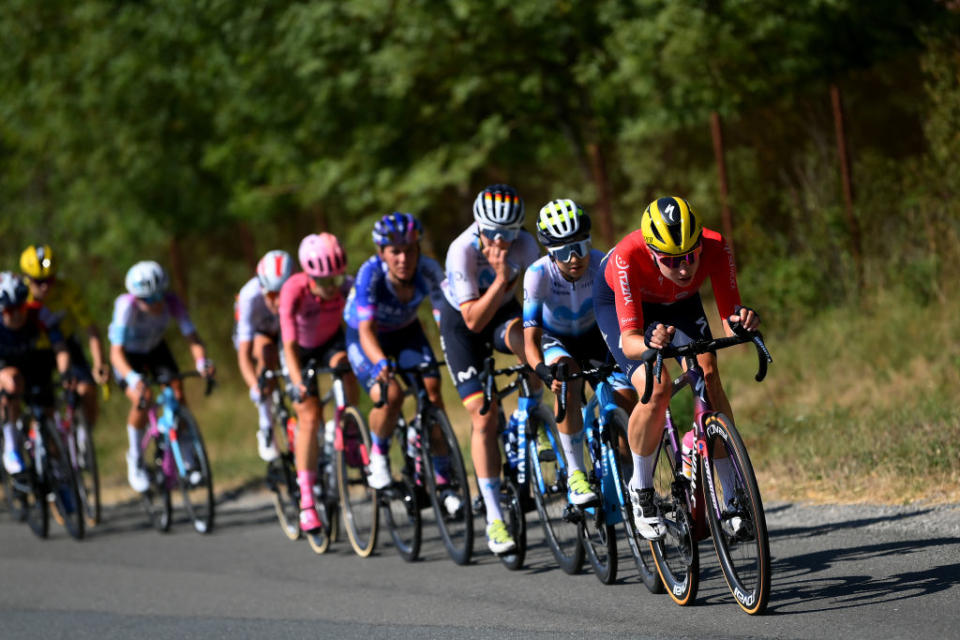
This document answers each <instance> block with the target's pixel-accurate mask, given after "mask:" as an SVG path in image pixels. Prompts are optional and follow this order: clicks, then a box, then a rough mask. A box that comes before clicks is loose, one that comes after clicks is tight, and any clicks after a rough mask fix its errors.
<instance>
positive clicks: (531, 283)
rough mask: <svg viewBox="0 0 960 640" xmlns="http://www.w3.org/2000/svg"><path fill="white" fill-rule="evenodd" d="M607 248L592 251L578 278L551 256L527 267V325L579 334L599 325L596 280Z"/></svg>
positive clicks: (545, 329) (525, 297)
mask: <svg viewBox="0 0 960 640" xmlns="http://www.w3.org/2000/svg"><path fill="white" fill-rule="evenodd" d="M602 260H603V252H602V251H599V250H597V249H592V250H591V251H590V264H589V265H588V266H587V271H586V273H584V274H583V275H582V276H581V277H580V279H579V280H577V281H576V282H570V281H569V280H567V279H566V278H564V277H563V274H562V273H560V269H558V268H557V265H556V263H555V262H554V261H553V259H552V258H551V257H550V256H544V257H542V258H540V259H539V260H537V261H536V262H534V263H533V264H532V265H530V267H529V268H528V269H527V272H526V274H524V277H523V326H524V328H527V327H540V328H541V329H543V330H544V331H545V332H547V333H551V334H554V335H561V336H579V335H583V334H585V333H587V332H588V331H590V329H592V328H593V327H595V326H596V324H597V321H596V318H595V316H594V314H593V280H594V278H595V277H596V275H597V272H598V270H599V269H600V262H601V261H602Z"/></svg>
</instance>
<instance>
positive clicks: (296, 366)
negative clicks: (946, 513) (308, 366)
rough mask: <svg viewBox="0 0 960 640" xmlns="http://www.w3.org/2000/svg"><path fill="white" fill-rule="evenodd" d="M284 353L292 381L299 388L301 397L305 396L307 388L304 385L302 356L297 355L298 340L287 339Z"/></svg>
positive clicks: (284, 343) (284, 344)
mask: <svg viewBox="0 0 960 640" xmlns="http://www.w3.org/2000/svg"><path fill="white" fill-rule="evenodd" d="M283 355H284V356H285V357H286V360H287V369H288V370H289V373H290V382H291V383H293V386H294V387H296V388H297V390H298V391H299V393H300V397H301V398H303V397H304V393H305V392H306V388H305V387H304V386H303V376H302V375H301V373H302V372H301V371H300V358H299V357H298V355H297V342H296V340H285V341H284V342H283Z"/></svg>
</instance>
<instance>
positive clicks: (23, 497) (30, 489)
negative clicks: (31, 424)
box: [13, 429, 50, 538]
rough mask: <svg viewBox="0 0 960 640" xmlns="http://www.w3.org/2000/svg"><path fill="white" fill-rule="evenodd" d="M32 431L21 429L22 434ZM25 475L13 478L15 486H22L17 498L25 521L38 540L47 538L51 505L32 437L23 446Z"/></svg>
mask: <svg viewBox="0 0 960 640" xmlns="http://www.w3.org/2000/svg"><path fill="white" fill-rule="evenodd" d="M31 431H32V429H21V433H28V432H31ZM22 454H23V466H24V469H23V473H22V474H17V476H16V477H14V478H13V484H14V486H15V487H16V486H17V485H21V486H20V490H19V491H18V494H17V498H18V499H19V500H20V501H21V504H22V508H23V511H24V519H25V520H26V521H27V526H29V527H30V530H31V531H32V532H33V534H34V535H35V536H37V537H38V538H46V537H47V536H48V535H49V534H50V505H49V504H48V503H47V492H46V489H45V488H44V484H45V482H44V480H43V478H42V474H41V468H40V467H41V464H40V463H41V460H39V459H38V458H42V457H43V456H40V455H38V452H37V447H36V442H35V441H34V440H33V438H32V437H30V438H25V442H24V446H23V451H22Z"/></svg>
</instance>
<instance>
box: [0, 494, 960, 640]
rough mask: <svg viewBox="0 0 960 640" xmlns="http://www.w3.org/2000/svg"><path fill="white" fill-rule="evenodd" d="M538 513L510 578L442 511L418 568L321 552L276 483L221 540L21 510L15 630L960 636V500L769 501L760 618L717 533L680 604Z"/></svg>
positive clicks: (7, 595) (1, 561) (9, 586)
mask: <svg viewBox="0 0 960 640" xmlns="http://www.w3.org/2000/svg"><path fill="white" fill-rule="evenodd" d="M427 513H428V512H425V514H427ZM528 518H529V523H530V545H531V548H530V550H529V552H528V559H527V563H526V566H525V568H524V569H522V570H520V571H518V572H509V571H507V570H506V569H505V568H504V567H503V566H501V565H500V563H499V562H498V561H497V560H496V559H495V558H494V557H492V556H491V555H489V554H488V553H486V551H485V549H484V548H482V542H481V541H478V543H477V544H476V551H477V553H476V554H475V555H476V556H477V557H476V560H475V562H474V563H473V564H472V565H471V566H467V567H458V566H456V565H454V564H453V563H452V562H451V561H450V560H448V559H447V557H446V555H445V551H444V550H443V547H442V544H441V543H440V541H439V539H438V538H437V536H436V530H435V528H434V527H433V526H432V521H430V522H431V524H429V525H428V526H427V528H425V541H424V556H425V557H424V559H423V560H421V561H419V562H417V563H413V564H408V563H405V562H404V561H403V560H401V559H400V558H399V557H398V556H397V555H396V554H395V552H394V551H393V549H391V548H390V547H388V546H387V545H386V544H385V540H384V538H387V539H388V538H389V536H388V535H386V534H384V535H383V536H382V537H381V542H380V543H379V545H378V551H377V553H376V554H375V555H374V556H372V557H370V558H366V559H361V558H357V557H355V556H354V555H353V553H352V551H351V550H350V547H349V544H348V543H347V542H346V540H345V538H342V541H341V542H339V543H337V544H335V545H334V546H333V547H332V549H331V551H330V552H329V553H328V554H326V555H325V556H317V555H315V554H314V553H313V552H312V551H311V550H310V547H309V546H308V545H307V543H306V542H304V541H298V542H290V541H288V540H287V539H286V538H285V537H284V536H283V534H282V533H281V531H280V528H279V527H278V526H277V524H276V519H275V516H274V514H273V509H272V506H271V504H270V503H269V501H268V498H267V496H266V494H263V493H253V492H247V493H244V494H241V495H239V496H236V495H235V496H229V497H225V498H224V499H223V500H222V501H221V503H220V504H219V506H218V524H217V529H216V531H215V532H214V533H213V534H212V535H209V536H201V535H199V534H197V533H194V532H193V530H192V528H191V527H190V525H189V524H188V523H186V522H185V521H178V522H175V523H174V526H173V530H172V532H171V533H169V534H166V535H163V534H159V533H156V532H155V531H154V530H152V529H150V528H149V527H148V526H147V524H146V519H145V517H144V515H143V513H142V512H141V510H140V507H139V505H138V504H136V503H131V504H125V505H120V506H117V507H113V508H111V509H109V510H107V511H106V513H105V523H104V524H103V525H101V526H100V527H99V528H96V529H93V530H91V531H90V533H89V536H88V538H87V539H86V540H84V541H83V542H75V541H73V540H71V539H69V538H68V537H67V535H66V533H65V532H64V530H63V529H62V528H60V527H58V526H57V525H56V524H55V523H53V522H51V537H50V539H48V540H39V539H37V538H35V537H34V536H33V535H32V534H31V533H30V531H29V529H28V528H27V527H26V525H25V524H21V523H15V522H13V521H12V520H11V518H10V516H9V514H7V513H6V512H3V513H0V575H2V576H3V583H4V586H3V588H2V589H0V638H77V639H81V638H97V639H101V638H129V637H147V638H151V639H153V638H182V637H212V638H219V637H223V638H231V639H234V638H246V637H267V636H269V637H283V638H308V637H309V638H318V637H319V638H363V639H364V640H369V639H371V638H483V639H490V638H501V637H516V638H584V637H589V638H591V639H593V638H620V637H624V638H625V637H631V638H751V637H778V638H824V637H839V638H863V639H868V640H879V639H881V638H923V639H925V640H926V639H929V638H956V637H958V636H960V505H954V506H947V507H906V508H889V507H865V506H855V507H809V506H796V505H787V504H772V505H767V519H768V525H769V528H770V534H771V545H772V551H773V567H774V574H773V593H772V598H771V601H770V606H769V610H768V613H767V614H766V615H764V616H759V617H750V616H747V615H745V614H743V613H742V612H741V611H740V609H739V608H738V607H737V606H736V605H735V604H734V602H733V600H732V599H731V597H730V595H729V592H728V591H727V589H726V586H725V583H724V582H723V579H722V577H721V576H720V574H719V569H718V567H717V564H716V561H715V556H714V555H713V550H712V547H711V546H709V542H707V543H704V545H703V546H702V547H701V558H702V564H703V567H702V580H701V586H700V595H699V596H698V599H697V603H696V605H695V606H692V607H687V608H680V607H678V606H676V605H674V604H673V603H672V602H671V601H670V600H669V599H668V598H667V596H654V595H651V594H650V593H648V592H647V591H646V589H645V587H644V586H643V585H642V584H641V583H640V582H639V580H638V578H637V574H636V570H635V568H634V567H633V562H632V558H629V556H628V550H627V549H626V546H625V545H621V555H622V559H621V571H620V578H619V580H618V582H617V583H616V584H614V585H611V586H604V585H601V584H600V583H599V582H598V581H597V580H596V578H594V577H593V576H592V575H591V574H590V573H589V569H586V570H585V571H584V572H583V573H582V574H580V575H576V576H568V575H566V574H564V573H563V572H561V571H560V570H559V569H557V568H556V567H555V565H554V563H553V558H552V556H551V555H550V552H549V550H548V548H547V547H546V546H545V544H544V543H543V539H542V535H541V533H540V525H539V522H538V520H537V517H536V513H532V514H529V516H528ZM478 533H479V528H478Z"/></svg>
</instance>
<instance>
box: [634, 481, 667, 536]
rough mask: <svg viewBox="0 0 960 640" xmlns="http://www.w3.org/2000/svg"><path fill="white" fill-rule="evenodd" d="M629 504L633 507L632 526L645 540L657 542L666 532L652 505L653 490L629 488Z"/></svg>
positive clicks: (654, 506) (655, 507)
mask: <svg viewBox="0 0 960 640" xmlns="http://www.w3.org/2000/svg"><path fill="white" fill-rule="evenodd" d="M630 502H631V503H632V505H633V524H634V526H635V527H636V528H637V532H638V533H639V534H640V535H641V536H643V537H644V539H646V540H659V539H660V538H662V537H663V536H664V534H665V533H666V532H667V528H666V526H665V525H664V524H663V519H662V518H661V517H660V514H659V513H658V512H657V506H656V505H655V504H654V503H653V489H634V488H633V487H630Z"/></svg>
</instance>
